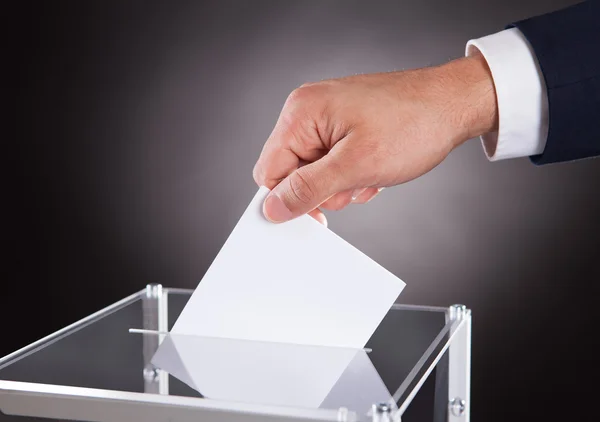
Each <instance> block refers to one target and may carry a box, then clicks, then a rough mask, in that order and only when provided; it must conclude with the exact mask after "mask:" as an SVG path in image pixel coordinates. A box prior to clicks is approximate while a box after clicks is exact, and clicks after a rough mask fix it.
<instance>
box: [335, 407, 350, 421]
mask: <svg viewBox="0 0 600 422" xmlns="http://www.w3.org/2000/svg"><path fill="white" fill-rule="evenodd" d="M337 420H338V422H347V421H348V408H347V407H340V408H339V409H338V414H337Z"/></svg>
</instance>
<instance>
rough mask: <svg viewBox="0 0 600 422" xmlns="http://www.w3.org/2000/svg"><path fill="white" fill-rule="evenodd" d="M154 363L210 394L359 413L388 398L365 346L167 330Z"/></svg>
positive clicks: (229, 399)
mask: <svg viewBox="0 0 600 422" xmlns="http://www.w3.org/2000/svg"><path fill="white" fill-rule="evenodd" d="M152 363H153V364H154V365H155V366H156V367H158V368H160V369H162V370H164V371H167V372H169V373H170V374H171V375H173V376H174V377H176V378H178V379H179V380H180V381H182V382H184V383H186V384H187V385H189V386H190V387H191V388H193V389H195V390H196V391H198V392H199V393H200V394H202V395H203V396H204V397H206V398H209V399H219V400H228V401H238V402H246V403H255V404H268V405H281V406H293V407H304V408H328V409H337V408H339V407H346V408H348V409H349V410H354V411H358V412H361V413H364V412H366V411H367V410H368V409H369V408H370V407H371V405H372V404H373V403H379V402H388V401H390V399H391V395H390V393H389V391H388V390H387V388H386V387H385V385H384V383H383V381H382V380H381V378H380V376H379V374H378V373H377V370H376V369H375V368H374V366H373V364H372V363H371V360H370V359H369V357H368V355H367V353H366V352H365V351H364V350H363V349H348V348H341V347H322V346H307V345H297V344H288V343H271V342H259V341H248V340H236V339H226V338H217V337H198V336H190V335H178V334H168V335H166V336H165V339H164V341H163V342H162V343H161V345H160V347H159V348H158V350H157V352H156V354H155V355H154V357H153V358H152Z"/></svg>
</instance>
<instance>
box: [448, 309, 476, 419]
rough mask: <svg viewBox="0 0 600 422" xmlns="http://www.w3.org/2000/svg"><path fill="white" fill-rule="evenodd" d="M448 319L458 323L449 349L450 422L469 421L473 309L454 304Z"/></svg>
mask: <svg viewBox="0 0 600 422" xmlns="http://www.w3.org/2000/svg"><path fill="white" fill-rule="evenodd" d="M448 319H449V320H450V321H454V322H455V323H456V328H454V329H455V330H456V331H455V333H454V338H453V339H452V342H451V343H450V347H449V350H448V422H469V420H470V405H471V403H470V400H471V310H470V309H467V307H466V306H464V305H452V306H451V307H450V308H449V309H448Z"/></svg>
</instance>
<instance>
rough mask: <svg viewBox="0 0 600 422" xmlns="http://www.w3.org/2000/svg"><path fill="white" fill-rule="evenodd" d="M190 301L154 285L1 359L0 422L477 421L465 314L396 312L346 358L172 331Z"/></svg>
mask: <svg viewBox="0 0 600 422" xmlns="http://www.w3.org/2000/svg"><path fill="white" fill-rule="evenodd" d="M191 294H192V291H191V290H183V289H169V288H164V287H162V286H161V285H157V284H153V285H148V286H146V288H145V289H144V290H142V291H139V292H137V293H135V294H133V295H131V296H129V297H126V298H124V299H123V300H121V301H119V302H117V303H115V304H113V305H111V306H109V307H107V308H105V309H103V310H100V311H98V312H96V313H95V314H92V315H90V316H88V317H87V318H85V319H83V320H81V321H79V322H76V323H74V324H72V325H70V326H68V327H65V328H64V329H62V330H60V331H58V332H56V333H54V334H52V335H50V336H48V337H46V338H43V339H41V340H39V341H37V342H35V343H33V344H31V345H29V346H27V347H25V348H23V349H21V350H18V351H16V352H14V353H12V354H10V355H8V356H6V357H4V358H2V359H0V421H2V422H3V421H11V422H13V421H14V422H25V421H32V420H36V421H37V420H52V419H54V420H76V421H97V422H117V421H119V422H121V421H138V420H139V421H142V420H143V421H161V422H163V421H164V422H166V421H215V422H216V421H223V422H225V421H227V422H238V421H239V422H242V421H248V422H254V421H297V422H309V421H311V422H317V421H332V422H333V421H335V422H355V421H392V420H393V421H400V420H402V421H404V422H406V421H411V420H419V421H426V420H431V421H436V422H440V421H455V422H458V421H464V422H468V421H469V404H470V403H469V388H470V348H471V312H470V310H469V309H467V308H466V307H465V306H462V305H454V306H451V307H449V308H443V307H426V306H410V305H394V306H393V307H392V308H391V309H390V311H389V312H388V313H387V315H386V316H385V318H384V320H383V321H382V323H381V324H380V325H379V327H378V328H377V330H376V331H375V333H374V334H373V336H372V337H371V339H370V340H369V342H368V343H367V345H366V346H365V348H363V349H348V348H341V347H322V346H304V345H294V344H284V343H269V342H253V341H247V340H235V339H223V338H209V337H197V336H188V335H175V334H171V333H169V330H170V328H171V326H172V324H173V323H174V322H175V320H176V319H177V317H178V316H179V314H180V312H181V311H182V309H183V307H184V306H185V304H186V303H187V301H188V299H189V298H190V296H191ZM357 312H360V309H357ZM40 418H41V419H40Z"/></svg>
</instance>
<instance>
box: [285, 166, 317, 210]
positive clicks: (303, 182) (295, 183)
mask: <svg viewBox="0 0 600 422" xmlns="http://www.w3.org/2000/svg"><path fill="white" fill-rule="evenodd" d="M290 195H291V196H292V197H293V199H294V200H295V201H297V202H299V203H301V204H304V205H307V204H310V203H311V202H312V201H313V200H314V199H315V196H316V192H315V189H314V188H313V187H312V184H311V182H310V178H309V177H308V176H307V175H306V174H303V172H302V171H300V170H297V171H296V172H295V173H294V174H293V175H292V176H291V177H290Z"/></svg>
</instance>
